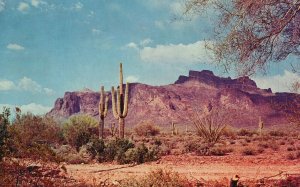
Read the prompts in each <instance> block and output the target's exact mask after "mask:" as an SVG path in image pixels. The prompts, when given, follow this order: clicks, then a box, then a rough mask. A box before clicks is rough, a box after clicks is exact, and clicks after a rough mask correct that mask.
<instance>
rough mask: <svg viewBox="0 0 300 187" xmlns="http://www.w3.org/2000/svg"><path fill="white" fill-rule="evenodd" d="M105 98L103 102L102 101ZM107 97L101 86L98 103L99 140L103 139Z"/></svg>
mask: <svg viewBox="0 0 300 187" xmlns="http://www.w3.org/2000/svg"><path fill="white" fill-rule="evenodd" d="M104 98H105V100H104ZM107 108H108V96H107V95H106V93H105V91H104V86H101V91H100V102H99V118H100V119H99V139H103V138H104V133H103V131H104V118H105V117H106V116H107Z"/></svg>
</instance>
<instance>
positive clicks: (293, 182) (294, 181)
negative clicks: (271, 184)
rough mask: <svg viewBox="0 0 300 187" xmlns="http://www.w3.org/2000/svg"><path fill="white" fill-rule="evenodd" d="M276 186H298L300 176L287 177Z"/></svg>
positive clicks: (299, 184)
mask: <svg viewBox="0 0 300 187" xmlns="http://www.w3.org/2000/svg"><path fill="white" fill-rule="evenodd" d="M276 186H288V187H296V186H300V176H295V177H294V176H289V177H287V178H286V179H282V180H280V181H279V182H278V184H277V185H276Z"/></svg>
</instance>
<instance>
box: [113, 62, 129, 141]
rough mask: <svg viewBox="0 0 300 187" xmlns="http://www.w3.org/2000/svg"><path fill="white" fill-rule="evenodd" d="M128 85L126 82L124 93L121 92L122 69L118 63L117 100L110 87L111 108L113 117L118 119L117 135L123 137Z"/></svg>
mask: <svg viewBox="0 0 300 187" xmlns="http://www.w3.org/2000/svg"><path fill="white" fill-rule="evenodd" d="M128 92H129V85H128V83H126V88H125V94H124V93H123V69H122V63H120V85H119V86H118V88H117V101H116V100H115V88H114V87H112V88H111V97H112V110H113V114H114V117H115V118H116V119H118V120H119V137H120V138H124V134H125V133H124V128H125V117H126V116H127V113H128Z"/></svg>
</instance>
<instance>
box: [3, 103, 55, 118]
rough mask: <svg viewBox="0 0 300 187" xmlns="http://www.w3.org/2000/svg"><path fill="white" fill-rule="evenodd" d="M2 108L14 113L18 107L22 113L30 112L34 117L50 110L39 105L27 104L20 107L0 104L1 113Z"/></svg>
mask: <svg viewBox="0 0 300 187" xmlns="http://www.w3.org/2000/svg"><path fill="white" fill-rule="evenodd" d="M4 106H5V107H8V108H10V110H11V112H12V111H14V110H15V108H16V107H19V108H20V109H21V111H22V113H27V112H30V113H32V114H36V115H42V114H46V113H47V112H49V111H50V110H51V107H48V106H43V105H41V104H36V103H29V104H26V105H21V106H18V105H11V104H0V111H1V112H2V109H3V107H4Z"/></svg>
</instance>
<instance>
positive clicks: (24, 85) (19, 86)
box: [0, 77, 55, 95]
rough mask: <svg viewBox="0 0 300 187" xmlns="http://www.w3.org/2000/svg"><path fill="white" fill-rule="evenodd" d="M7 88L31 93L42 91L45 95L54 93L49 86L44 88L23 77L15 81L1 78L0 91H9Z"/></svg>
mask: <svg viewBox="0 0 300 187" xmlns="http://www.w3.org/2000/svg"><path fill="white" fill-rule="evenodd" d="M9 90H18V91H29V92H32V93H43V94H46V95H54V94H55V91H54V90H52V89H50V88H44V87H42V86H41V85H39V84H38V83H37V82H35V81H34V80H32V79H30V78H28V77H23V78H22V79H20V80H19V81H18V82H17V83H14V82H13V81H10V80H5V79H2V80H0V91H9Z"/></svg>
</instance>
